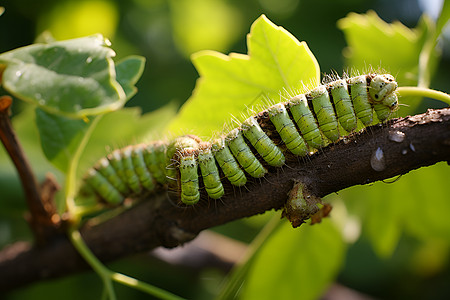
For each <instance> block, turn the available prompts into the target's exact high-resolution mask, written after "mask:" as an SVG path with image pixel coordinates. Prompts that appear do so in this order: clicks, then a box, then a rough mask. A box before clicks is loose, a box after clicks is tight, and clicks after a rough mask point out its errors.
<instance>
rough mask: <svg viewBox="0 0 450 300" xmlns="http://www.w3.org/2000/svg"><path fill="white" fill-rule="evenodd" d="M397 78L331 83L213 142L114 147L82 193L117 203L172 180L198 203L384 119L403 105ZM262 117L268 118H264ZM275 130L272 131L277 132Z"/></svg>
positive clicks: (186, 198)
mask: <svg viewBox="0 0 450 300" xmlns="http://www.w3.org/2000/svg"><path fill="white" fill-rule="evenodd" d="M396 89H397V83H396V81H395V79H394V77H393V76H391V75H389V74H382V75H379V74H368V75H361V76H356V77H351V78H345V79H337V80H333V81H330V82H328V83H326V84H324V85H320V86H318V87H316V88H314V89H312V90H311V91H310V92H309V93H306V94H301V95H297V96H295V97H293V98H291V99H290V100H288V101H286V102H283V103H278V104H275V105H273V106H271V107H269V108H268V109H266V110H264V111H263V112H260V113H259V114H258V115H257V116H251V117H249V118H248V119H247V120H245V121H244V122H243V123H242V124H241V126H239V127H238V128H235V129H233V130H231V131H230V132H229V133H228V134H225V135H224V136H223V137H222V138H220V139H217V140H215V141H213V142H212V143H209V142H203V141H201V140H200V139H199V138H198V137H196V136H192V135H187V136H181V137H178V138H176V139H174V140H173V141H172V142H170V143H166V142H160V141H159V142H153V143H149V144H140V145H136V146H128V147H125V148H123V149H119V150H115V151H113V152H112V153H111V154H109V155H108V156H107V157H106V158H103V159H101V160H100V161H99V162H98V163H97V164H96V165H95V166H94V167H93V168H92V169H90V170H89V171H88V172H87V174H86V176H85V178H84V182H85V184H84V185H83V187H82V189H81V191H80V197H85V196H86V195H90V196H95V197H98V198H100V199H102V200H103V201H104V202H107V203H110V204H111V205H117V204H119V203H121V202H123V201H124V199H125V198H128V197H134V196H136V195H139V194H141V193H143V192H145V191H146V192H153V191H154V190H156V189H157V188H159V187H165V186H168V187H170V188H174V189H175V190H177V191H178V195H179V199H180V202H181V203H184V204H185V205H193V204H195V203H197V202H198V201H199V200H200V198H201V194H202V190H203V189H204V190H205V191H206V194H207V195H208V196H209V197H210V198H212V199H219V198H221V197H222V196H223V195H224V193H225V192H224V187H223V184H222V180H221V177H222V178H227V180H228V181H229V182H230V183H231V185H234V186H238V187H239V186H243V185H245V184H246V182H247V176H250V177H254V178H261V177H263V176H264V175H265V174H267V172H268V168H269V167H281V166H283V165H284V164H285V155H286V153H287V152H291V153H292V154H294V155H296V156H300V157H303V156H306V155H308V154H309V153H311V152H314V151H316V150H317V149H320V148H322V147H324V146H326V145H328V144H329V143H330V142H336V141H338V140H339V139H340V138H341V137H342V129H343V130H344V131H346V132H353V131H354V130H356V128H357V122H358V120H360V121H361V123H362V124H363V125H364V126H368V125H371V124H372V123H373V122H374V115H375V114H376V116H377V119H378V120H379V121H381V122H383V121H385V120H386V119H387V118H388V117H389V116H390V115H391V113H392V112H393V111H394V110H396V109H397V107H398V98H397V95H396V93H395V91H396ZM265 115H267V116H268V119H269V120H270V122H271V123H272V124H273V126H274V127H275V130H276V132H277V134H278V136H279V138H280V139H281V141H282V143H278V145H277V142H276V141H274V140H273V139H271V138H270V137H269V135H268V134H267V132H265V131H264V130H263V129H262V127H261V124H262V122H263V121H264V120H263V119H264V118H265V117H264V116H265ZM260 123H261V124H260ZM270 135H271V136H273V133H271V134H270Z"/></svg>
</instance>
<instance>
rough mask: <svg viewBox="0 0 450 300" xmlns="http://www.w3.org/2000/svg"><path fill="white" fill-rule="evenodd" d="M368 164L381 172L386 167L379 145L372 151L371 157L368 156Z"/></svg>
mask: <svg viewBox="0 0 450 300" xmlns="http://www.w3.org/2000/svg"><path fill="white" fill-rule="evenodd" d="M370 166H371V167H372V169H374V170H375V171H377V172H381V171H383V170H384V169H386V160H385V158H384V152H383V150H382V149H381V148H380V147H378V148H377V150H375V151H374V152H373V153H372V157H371V158H370Z"/></svg>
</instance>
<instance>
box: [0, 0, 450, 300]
mask: <svg viewBox="0 0 450 300" xmlns="http://www.w3.org/2000/svg"><path fill="white" fill-rule="evenodd" d="M3 5H4V6H5V8H6V11H5V13H4V14H3V15H2V16H1V17H0V30H1V35H0V52H4V51H8V50H12V49H14V48H17V47H21V46H25V45H29V44H31V43H33V41H34V40H35V39H36V38H37V37H38V36H39V35H40V34H42V33H43V32H45V31H48V32H50V33H51V34H52V35H53V36H54V37H55V38H56V39H69V38H75V37H81V36H85V35H89V34H93V33H97V32H100V33H102V34H103V35H105V36H106V37H107V38H109V39H110V40H111V42H112V48H113V49H114V50H115V51H116V52H117V58H118V59H120V58H122V57H125V56H128V55H131V54H138V55H142V56H144V57H146V59H147V63H146V68H145V71H144V74H143V77H142V78H141V80H140V81H139V82H138V84H137V86H138V88H139V92H138V94H137V95H136V96H135V97H134V98H133V99H132V100H131V101H129V102H128V104H127V106H139V107H141V108H142V110H143V112H150V111H153V110H155V109H157V108H160V107H162V106H164V105H165V104H167V103H169V102H172V101H174V102H175V103H177V104H178V105H180V106H181V105H182V103H183V102H184V101H186V100H187V99H188V98H189V97H190V95H191V93H192V90H193V89H194V86H195V81H196V79H197V78H198V74H197V72H196V70H195V68H194V67H193V65H192V64H191V62H190V60H189V57H190V55H191V54H192V53H195V52H196V51H199V50H204V49H211V50H217V51H220V52H223V53H229V52H239V53H246V52H247V49H246V39H245V36H246V34H247V33H248V32H249V28H250V25H251V24H252V23H253V21H254V20H255V19H256V18H257V17H259V16H260V15H261V14H262V13H264V14H266V15H267V16H268V18H269V19H270V20H271V21H272V22H274V23H275V24H277V25H280V26H283V27H284V28H286V29H287V30H288V31H289V32H291V33H292V34H293V35H294V36H295V37H297V39H299V40H301V41H306V42H307V43H308V46H309V48H310V49H311V51H312V52H313V54H314V55H315V56H316V58H317V60H318V61H319V64H320V67H321V70H322V72H330V71H332V70H336V71H337V72H338V73H341V71H342V70H343V69H345V61H344V58H343V56H342V51H343V49H344V48H345V47H346V41H345V39H344V35H343V33H342V32H341V31H340V30H339V29H338V28H337V26H336V22H337V21H338V20H339V19H341V18H343V17H345V16H346V15H347V14H348V13H349V12H356V13H365V12H366V11H367V10H369V9H372V10H375V11H376V12H377V13H378V15H379V16H380V17H381V18H382V19H383V20H385V21H386V22H392V21H394V20H399V21H401V22H402V23H403V24H405V25H406V26H408V27H410V28H412V27H415V26H416V24H417V22H418V20H419V18H420V16H421V14H422V13H423V12H424V11H426V12H428V13H429V14H430V15H431V16H432V17H434V18H436V17H437V15H438V7H439V1H427V0H423V1H415V0H400V1H390V0H376V1H363V0H348V1H335V0H318V1H312V0H311V1H305V0H303V1H302V0H250V1H240V0H228V1H225V0H171V1H170V0H153V1H145V0H132V1H120V0H117V1H113V0H110V1H106V0H105V1H97V0H94V1H80V0H78V1H74V0H69V1H65V0H41V1H32V0H15V1H10V2H8V3H6V4H3ZM446 33H447V35H446V36H444V38H443V39H442V40H441V42H442V43H443V45H444V48H443V49H444V52H443V56H442V60H441V62H440V65H439V68H438V72H437V75H436V76H435V77H434V78H433V81H432V85H431V87H432V88H436V89H438V90H444V91H447V92H448V91H449V90H450V87H449V84H448V79H449V78H450V74H449V70H450V68H449V67H450V47H449V40H450V34H449V31H448V30H447V32H446ZM380 43H383V41H380ZM434 105H436V106H439V104H437V103H434V102H427V103H426V104H424V106H423V107H422V108H421V110H424V109H425V107H431V106H434ZM18 106H20V105H18ZM18 106H16V107H14V110H15V111H19V110H20V107H18ZM24 146H25V147H26V145H24ZM36 151H40V150H38V149H36ZM1 164H2V165H1V169H2V170H5V169H7V168H10V165H7V164H5V165H4V160H2V161H1ZM34 167H35V169H36V171H37V173H38V174H39V175H40V178H42V176H43V174H45V172H46V171H47V170H49V167H48V165H45V164H42V165H38V166H34ZM441 167H442V166H441ZM447 168H448V167H447ZM8 174H9V175H8V176H2V177H0V178H1V181H0V188H1V189H2V193H1V194H0V205H2V206H4V207H7V209H2V210H1V212H0V245H1V246H3V245H5V244H7V243H10V242H13V241H16V240H18V239H23V238H28V229H27V226H26V224H25V223H24V222H23V221H22V218H21V216H22V214H23V211H24V209H25V207H24V203H23V201H22V200H21V197H22V196H21V192H20V185H19V183H18V182H17V179H16V178H14V177H11V176H10V174H11V173H8ZM447 174H448V172H447ZM393 186H395V184H394V185H393ZM6 187H7V188H6ZM360 190H361V196H360V197H364V196H362V195H363V193H365V192H366V190H365V189H364V188H362V189H360ZM376 196H378V197H383V195H375V196H374V197H376ZM344 199H345V197H344ZM345 200H347V199H345ZM352 200H353V199H348V201H352ZM360 200H361V199H360ZM447 200H448V199H447ZM5 203H7V204H5ZM4 204H5V205H4ZM264 220H265V219H264V217H259V218H256V221H254V222H252V221H250V222H248V221H245V220H244V221H237V222H233V223H232V224H228V225H225V226H222V227H220V228H217V231H220V232H223V233H226V234H228V235H230V236H233V237H234V238H236V239H239V240H241V241H243V242H250V241H251V239H252V238H253V237H254V235H255V234H256V233H257V231H258V229H259V228H260V226H261V224H262V223H263V222H264ZM418 221H419V220H418ZM447 234H448V233H447ZM449 258H450V257H449V245H448V243H444V242H442V241H441V240H435V239H430V240H428V241H427V242H423V241H418V240H417V238H415V237H411V236H408V235H402V236H401V238H400V244H399V246H398V247H397V249H396V250H395V252H394V254H393V255H392V256H391V257H388V258H383V259H382V258H380V257H379V256H377V255H376V254H375V253H374V250H373V249H372V248H371V245H370V243H369V242H368V241H367V237H365V236H364V235H363V236H362V238H361V239H359V240H358V241H357V242H356V243H355V244H353V245H351V246H350V247H349V251H348V253H347V260H346V263H345V265H344V267H343V270H342V272H341V273H340V276H339V282H340V283H341V284H343V285H345V286H347V287H350V288H352V289H356V290H358V291H361V292H362V293H365V294H368V295H371V296H373V297H378V298H383V299H406V298H408V299H423V298H427V299H446V297H448V295H449V293H450V284H448V283H449V282H450V261H449ZM111 267H112V268H113V269H117V270H121V271H123V272H125V273H127V274H130V275H133V276H135V277H137V278H139V279H142V280H144V281H147V282H150V283H154V284H155V285H157V286H159V287H162V288H167V289H168V290H170V291H172V292H174V293H177V294H179V295H181V296H183V297H187V298H190V299H209V298H211V297H212V295H213V294H214V293H215V292H216V291H217V286H218V285H219V284H220V282H221V280H222V279H223V276H224V272H223V271H222V270H220V269H218V268H207V269H201V270H199V269H195V268H190V267H183V268H180V267H176V266H170V265H167V264H166V263H164V262H162V261H159V260H157V259H155V258H152V257H150V256H149V255H147V254H143V255H141V256H139V257H134V258H130V259H124V260H122V261H119V262H115V263H114V264H112V265H111ZM101 289H102V287H101V284H100V280H99V279H98V278H97V277H96V275H95V274H92V273H89V274H81V275H75V276H71V277H69V278H64V279H60V280H54V281H50V282H44V283H40V284H35V285H33V286H31V287H29V288H24V289H22V290H19V291H16V292H14V293H12V294H11V295H9V297H8V299H60V298H61V296H62V295H64V298H66V299H72V298H73V299H79V298H80V297H84V298H85V299H97V298H98V297H99V295H100V294H101ZM117 289H118V296H119V298H120V299H141V298H147V296H144V295H142V294H141V293H139V292H137V291H134V290H131V289H128V288H124V287H121V286H120V287H119V286H118V287H117Z"/></svg>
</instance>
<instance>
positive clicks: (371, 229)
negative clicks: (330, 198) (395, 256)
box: [340, 163, 450, 257]
mask: <svg viewBox="0 0 450 300" xmlns="http://www.w3.org/2000/svg"><path fill="white" fill-rule="evenodd" d="M449 172H450V169H449V168H448V166H447V165H446V164H445V163H440V164H437V165H435V166H431V167H427V168H421V169H420V170H417V171H413V172H410V173H409V174H406V175H403V176H402V177H400V178H399V180H398V181H396V182H395V184H387V183H384V182H377V183H375V184H373V185H370V186H355V187H352V188H351V189H347V190H344V191H341V192H340V196H341V197H342V198H343V199H344V201H345V203H346V204H347V207H348V209H349V211H350V212H351V213H354V214H356V215H358V217H359V218H361V220H362V221H363V228H364V231H365V233H366V234H367V236H368V238H369V240H370V241H371V243H372V245H373V248H374V250H375V252H376V253H377V254H378V255H379V256H380V257H389V256H390V255H392V253H393V252H394V250H395V249H396V247H397V244H398V241H399V238H400V236H401V234H402V233H404V232H408V233H409V234H410V235H412V236H414V237H416V238H419V239H426V238H441V239H445V240H446V241H447V242H450V222H448V218H447V217H446V213H447V212H448V210H449V209H450V203H449V201H448V193H447V191H446V190H445V189H443V188H442V187H443V186H445V185H446V184H447V183H448V178H449V176H450V174H449ZM361 195H363V196H361Z"/></svg>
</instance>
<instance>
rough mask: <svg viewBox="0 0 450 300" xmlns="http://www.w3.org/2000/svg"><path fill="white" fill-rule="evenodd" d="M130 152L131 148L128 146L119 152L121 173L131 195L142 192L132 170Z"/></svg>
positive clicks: (135, 174) (137, 177) (137, 178)
mask: <svg viewBox="0 0 450 300" xmlns="http://www.w3.org/2000/svg"><path fill="white" fill-rule="evenodd" d="M132 151H133V147H131V146H128V147H126V148H124V149H123V151H122V152H121V154H122V165H123V172H124V175H125V178H126V182H127V185H128V186H129V187H130V189H131V190H132V191H133V193H135V194H139V193H141V192H142V186H141V184H140V180H139V176H138V175H137V173H136V170H135V169H134V164H133V160H132V158H131V153H132Z"/></svg>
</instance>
